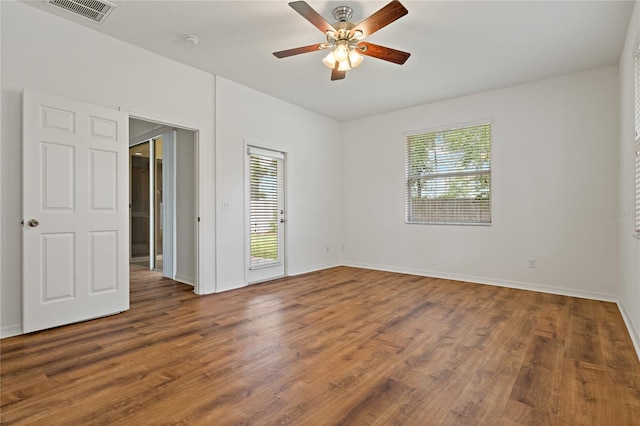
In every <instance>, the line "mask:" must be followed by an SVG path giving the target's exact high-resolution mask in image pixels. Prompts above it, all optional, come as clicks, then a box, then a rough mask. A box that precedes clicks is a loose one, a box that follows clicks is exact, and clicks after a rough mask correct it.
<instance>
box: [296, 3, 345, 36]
mask: <svg viewBox="0 0 640 426" xmlns="http://www.w3.org/2000/svg"><path fill="white" fill-rule="evenodd" d="M289 6H291V8H292V9H293V10H295V11H296V12H298V13H299V14H300V15H302V17H303V18H304V19H306V20H307V21H309V22H311V23H312V24H313V26H315V27H316V28H317V29H319V30H320V31H322V32H323V33H325V34H326V33H327V31H331V32H335V30H336V29H335V28H334V27H333V25H331V24H330V23H328V22H327V21H326V20H325V19H324V18H323V17H322V15H320V14H319V13H318V12H316V11H315V10H314V9H313V8H312V7H311V6H309V5H308V4H307V3H306V2H304V1H293V2H291V3H289Z"/></svg>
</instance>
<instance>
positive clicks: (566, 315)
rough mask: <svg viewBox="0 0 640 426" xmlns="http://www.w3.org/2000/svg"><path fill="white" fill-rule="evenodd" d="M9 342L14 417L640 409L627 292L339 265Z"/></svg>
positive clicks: (616, 414)
mask: <svg viewBox="0 0 640 426" xmlns="http://www.w3.org/2000/svg"><path fill="white" fill-rule="evenodd" d="M131 288H132V291H131V309H130V310H129V311H128V312H125V313H122V314H119V315H115V316H111V317H108V318H102V319H98V320H94V321H89V322H85V323H81V324H74V325H70V326H65V327H60V328H56V329H52V330H48V331H43V332H38V333H33V334H30V335H24V336H17V337H13V338H8V339H3V340H2V341H0V350H1V367H0V368H1V383H0V384H1V387H2V388H1V394H0V397H1V401H0V409H1V415H0V420H1V422H2V424H6V425H13V424H44V425H90V424H118V425H146V424H154V425H156V424H189V425H232V424H233V425H240V424H243V425H245V424H246V425H276V424H277V425H286V424H291V425H369V424H371V425H430V424H433V425H441V424H446V425H449V424H487V425H515V424H549V425H556V424H558V425H561V424H571V425H573V424H580V425H581V424H585V425H588V424H591V425H634V424H635V425H638V424H639V423H640V363H639V361H638V358H637V356H636V353H635V352H634V350H633V346H632V343H631V340H630V338H629V336H628V334H627V331H626V328H625V325H624V322H623V320H622V318H621V316H620V313H619V312H618V309H617V307H616V305H615V304H613V303H605V302H596V301H591V300H585V299H578V298H572V297H564V296H556V295H550V294H542V293H534V292H527V291H521V290H513V289H507V288H499V287H492V286H484V285H476V284H469V283H463V282H457V281H448V280H440V279H433V278H425V277H418V276H412V275H402V274H394V273H386V272H379V271H370V270H364V269H356V268H348V267H339V268H332V269H327V270H324V271H319V272H314V273H311V274H306V275H302V276H297V277H292V278H284V279H279V280H276V281H272V282H269V283H263V284H260V285H256V286H251V287H248V288H244V289H239V290H235V291H231V292H227V293H221V294H215V295H209V296H201V297H198V296H195V295H194V294H193V293H192V290H191V287H188V286H185V285H181V284H178V283H175V282H173V281H171V280H168V279H164V278H159V276H158V275H157V274H154V273H151V272H148V271H143V270H142V268H139V267H136V266H132V283H131Z"/></svg>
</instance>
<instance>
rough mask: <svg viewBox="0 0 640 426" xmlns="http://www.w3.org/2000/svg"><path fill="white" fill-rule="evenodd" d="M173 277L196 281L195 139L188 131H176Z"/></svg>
mask: <svg viewBox="0 0 640 426" xmlns="http://www.w3.org/2000/svg"><path fill="white" fill-rule="evenodd" d="M176 136H177V138H176V140H177V142H176V194H175V195H176V271H175V272H176V279H177V280H178V281H180V282H184V283H187V284H191V285H193V284H194V283H195V281H196V229H197V223H196V218H197V216H198V215H197V214H196V208H195V206H196V189H197V186H196V184H197V181H196V170H195V167H194V164H196V161H197V158H196V141H195V134H194V132H192V131H189V130H184V129H178V130H177V132H176Z"/></svg>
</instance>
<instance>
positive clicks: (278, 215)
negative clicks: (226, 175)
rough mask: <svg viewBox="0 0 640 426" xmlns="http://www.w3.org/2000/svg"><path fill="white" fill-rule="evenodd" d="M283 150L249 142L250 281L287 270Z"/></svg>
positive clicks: (247, 270) (267, 278)
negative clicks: (253, 144) (269, 148)
mask: <svg viewBox="0 0 640 426" xmlns="http://www.w3.org/2000/svg"><path fill="white" fill-rule="evenodd" d="M284 158H285V157H284V153H282V152H278V151H271V150H267V149H262V148H257V147H252V146H249V147H248V148H247V161H246V176H245V179H246V185H245V187H246V206H247V207H246V208H247V216H246V217H247V218H248V221H247V225H246V226H247V227H246V229H247V236H248V237H247V241H246V252H245V258H246V265H247V266H246V272H245V280H246V282H247V283H248V284H251V283H256V282H261V281H267V280H270V279H273V278H278V277H282V276H284V274H285V263H284V260H285V255H284V254H285V247H284V241H285V240H284V230H285V212H284V197H285V194H284V187H285V185H284Z"/></svg>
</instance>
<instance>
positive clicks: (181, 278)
mask: <svg viewBox="0 0 640 426" xmlns="http://www.w3.org/2000/svg"><path fill="white" fill-rule="evenodd" d="M173 280H174V281H178V282H179V283H182V284H188V285H190V286H191V287H195V286H196V284H195V280H194V279H193V278H188V277H185V276H183V275H180V274H176V276H175V278H174V279H173Z"/></svg>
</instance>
